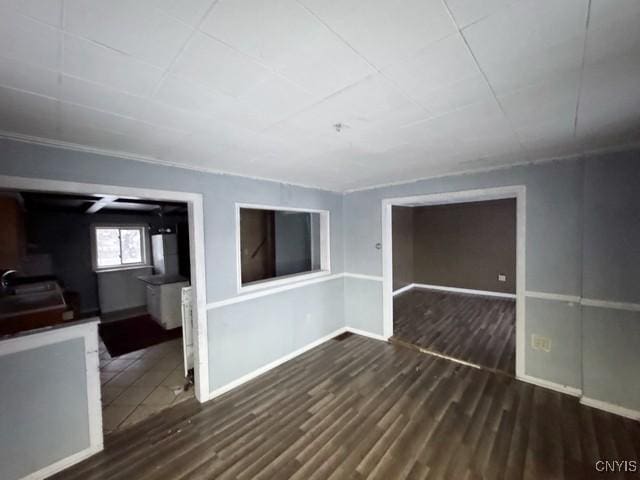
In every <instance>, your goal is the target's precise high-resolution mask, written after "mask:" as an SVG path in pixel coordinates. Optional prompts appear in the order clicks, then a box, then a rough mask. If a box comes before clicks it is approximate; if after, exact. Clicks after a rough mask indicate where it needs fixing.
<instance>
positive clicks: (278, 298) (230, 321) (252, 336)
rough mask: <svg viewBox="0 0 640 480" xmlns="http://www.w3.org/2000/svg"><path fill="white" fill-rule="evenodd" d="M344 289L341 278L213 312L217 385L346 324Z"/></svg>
mask: <svg viewBox="0 0 640 480" xmlns="http://www.w3.org/2000/svg"><path fill="white" fill-rule="evenodd" d="M343 291H344V284H343V279H342V278H336V279H333V280H329V281H325V282H320V283H316V284H312V285H308V286H305V287H300V288H296V289H293V290H286V291H284V292H282V293H279V294H275V295H266V296H263V297H259V298H256V299H254V300H252V301H250V302H240V303H234V304H231V305H225V306H222V307H218V308H214V309H212V310H210V311H209V316H208V318H209V332H210V335H211V338H210V345H209V364H210V365H212V366H213V368H212V369H211V370H210V372H209V373H210V376H211V378H210V387H211V389H212V390H214V389H217V388H219V387H222V386H224V385H226V384H227V383H229V382H232V381H233V380H237V379H238V378H241V377H242V376H244V375H247V374H249V373H251V372H253V371H254V370H256V369H258V368H260V367H262V366H264V365H266V364H268V363H271V362H273V361H275V360H278V359H280V358H282V357H284V356H286V355H288V354H290V353H292V352H294V351H295V350H297V349H299V348H302V347H304V346H306V345H308V344H310V343H311V342H313V341H315V340H318V339H320V338H322V337H324V336H326V335H329V334H330V333H332V332H335V331H336V330H338V329H339V328H341V327H344V303H343V298H344V297H343Z"/></svg>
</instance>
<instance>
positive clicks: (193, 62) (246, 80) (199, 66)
mask: <svg viewBox="0 0 640 480" xmlns="http://www.w3.org/2000/svg"><path fill="white" fill-rule="evenodd" d="M173 73H175V74H177V75H182V76H185V77H187V78H189V79H191V80H193V81H196V82H200V83H202V84H204V85H207V86H208V87H210V88H213V89H215V90H217V91H220V92H223V93H226V94H227V95H232V96H234V97H237V96H239V95H242V94H243V93H245V92H247V91H248V90H249V89H251V88H252V87H255V86H256V85H258V84H259V83H261V82H264V81H265V80H267V79H268V78H270V77H271V75H272V73H271V72H269V70H267V69H266V68H265V67H263V66H261V65H259V64H258V63H256V62H254V61H252V60H251V59H249V58H248V57H247V56H245V55H243V54H242V53H240V52H238V51H236V50H233V49H232V48H231V47H228V46H227V45H224V44H223V43H221V42H219V41H218V40H215V39H213V38H211V37H208V36H206V35H204V34H202V33H198V34H196V35H195V36H194V37H193V39H192V40H191V42H189V45H187V47H186V49H185V50H184V52H183V53H182V55H181V56H180V57H179V58H178V60H177V62H176V64H175V65H174V68H173Z"/></svg>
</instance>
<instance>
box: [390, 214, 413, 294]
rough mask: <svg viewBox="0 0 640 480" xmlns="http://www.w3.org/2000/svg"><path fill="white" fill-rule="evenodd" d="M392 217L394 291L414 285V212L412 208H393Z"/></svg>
mask: <svg viewBox="0 0 640 480" xmlns="http://www.w3.org/2000/svg"><path fill="white" fill-rule="evenodd" d="M392 208H393V214H392V215H391V220H392V229H393V243H392V246H393V289H394V290H398V289H399V288H402V287H405V286H407V285H410V284H412V283H414V280H413V268H414V256H413V248H414V245H413V242H414V236H415V231H414V221H413V219H414V211H415V209H413V208H411V207H392Z"/></svg>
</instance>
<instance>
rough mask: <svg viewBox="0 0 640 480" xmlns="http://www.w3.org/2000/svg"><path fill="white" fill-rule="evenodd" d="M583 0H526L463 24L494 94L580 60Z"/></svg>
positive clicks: (465, 34)
mask: <svg viewBox="0 0 640 480" xmlns="http://www.w3.org/2000/svg"><path fill="white" fill-rule="evenodd" d="M586 12H587V0H566V1H562V2H557V1H555V0H542V1H541V0H535V1H534V0H527V1H521V2H517V3H514V4H513V5H511V6H510V7H508V8H505V9H502V10H500V11H498V12H497V13H495V14H494V15H491V16H489V17H487V18H485V19H483V20H480V21H478V22H477V23H474V24H473V25H471V26H469V27H468V28H465V29H464V31H463V35H464V36H465V38H466V39H467V42H468V43H469V46H470V47H471V50H472V51H473V54H474V56H475V58H476V60H477V61H478V63H479V64H480V67H481V68H482V70H483V71H484V72H485V74H486V75H487V77H488V79H489V82H490V83H491V85H492V86H493V88H494V90H495V91H497V92H498V93H504V92H505V91H508V90H510V89H515V88H519V87H521V86H525V85H527V84H531V83H538V82H540V81H542V80H544V77H545V76H547V75H552V74H554V73H557V72H558V71H560V70H563V69H571V68H575V67H578V66H580V64H581V63H582V52H583V45H584V34H585V24H586Z"/></svg>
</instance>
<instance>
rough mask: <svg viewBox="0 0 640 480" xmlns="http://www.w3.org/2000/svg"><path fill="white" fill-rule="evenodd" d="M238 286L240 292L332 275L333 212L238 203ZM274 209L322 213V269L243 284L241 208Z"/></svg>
mask: <svg viewBox="0 0 640 480" xmlns="http://www.w3.org/2000/svg"><path fill="white" fill-rule="evenodd" d="M235 205H236V212H235V213H236V215H235V216H236V288H237V292H238V293H245V292H251V291H254V290H262V289H266V288H270V287H278V286H281V285H286V284H289V283H296V282H301V281H304V280H311V279H313V278H318V277H325V276H327V275H331V212H329V210H318V209H313V208H297V207H287V206H273V205H261V204H252V203H236V204H235ZM242 208H247V209H253V210H274V211H285V212H301V213H318V214H320V270H314V271H311V272H301V273H295V274H292V275H283V276H281V277H274V278H267V279H264V280H258V281H256V282H251V283H249V284H246V285H243V284H242V250H241V238H240V209H242Z"/></svg>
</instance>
